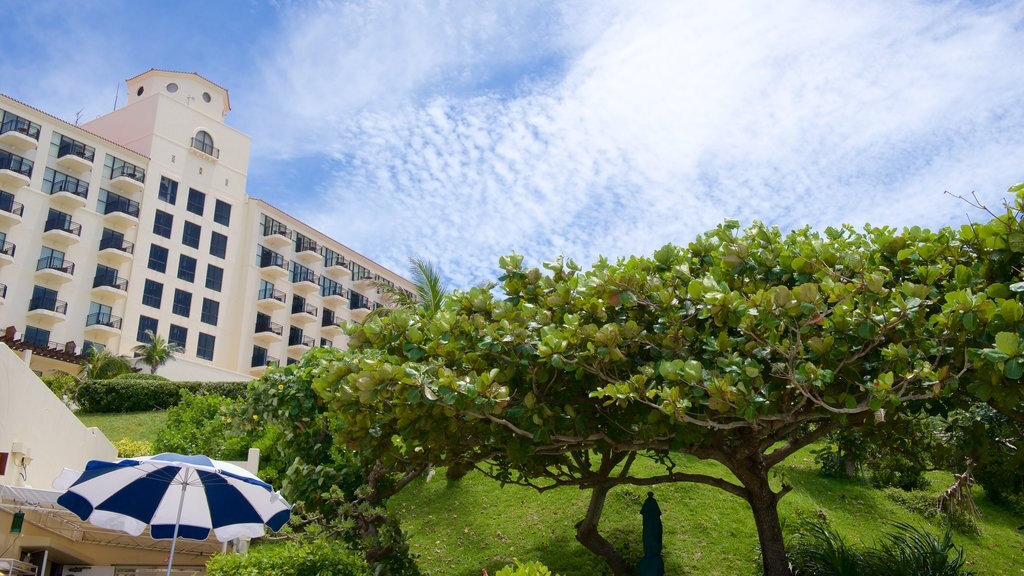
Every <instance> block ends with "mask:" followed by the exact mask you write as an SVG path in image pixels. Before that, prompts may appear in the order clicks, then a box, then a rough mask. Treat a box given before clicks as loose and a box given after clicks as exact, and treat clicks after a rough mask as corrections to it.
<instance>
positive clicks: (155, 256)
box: [149, 244, 167, 272]
mask: <svg viewBox="0 0 1024 576" xmlns="http://www.w3.org/2000/svg"><path fill="white" fill-rule="evenodd" d="M149 269H150V270H156V271H157V272H167V248H164V247H163V246H157V245H156V244H153V245H152V246H150V247H149Z"/></svg>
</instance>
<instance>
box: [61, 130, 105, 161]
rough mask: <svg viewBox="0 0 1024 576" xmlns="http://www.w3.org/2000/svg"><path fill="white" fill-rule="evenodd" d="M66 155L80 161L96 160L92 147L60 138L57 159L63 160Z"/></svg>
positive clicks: (94, 150)
mask: <svg viewBox="0 0 1024 576" xmlns="http://www.w3.org/2000/svg"><path fill="white" fill-rule="evenodd" d="M68 154H70V155H72V156H78V157H79V158H81V159H82V160H88V161H89V162H92V161H93V160H95V159H96V149H95V148H93V147H92V146H86V145H85V144H83V143H81V142H79V141H77V140H70V139H66V138H64V137H63V136H62V137H61V143H60V147H59V148H57V158H63V157H64V156H67V155H68Z"/></svg>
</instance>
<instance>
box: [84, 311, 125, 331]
mask: <svg viewBox="0 0 1024 576" xmlns="http://www.w3.org/2000/svg"><path fill="white" fill-rule="evenodd" d="M85 325H86V326H96V325H99V326H106V327H108V328H114V329H116V330H120V329H121V318H120V317H118V316H114V315H113V314H110V313H109V312H94V313H92V314H89V315H88V316H86V318H85Z"/></svg>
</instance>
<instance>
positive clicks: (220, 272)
mask: <svg viewBox="0 0 1024 576" xmlns="http://www.w3.org/2000/svg"><path fill="white" fill-rule="evenodd" d="M223 283H224V269H223V268H221V267H220V266H214V265H213V264H208V265H207V266H206V287H207V288H209V289H210V290H215V291H217V292H220V288H221V285H222V284H223Z"/></svg>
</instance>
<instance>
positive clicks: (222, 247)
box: [210, 232, 228, 258]
mask: <svg viewBox="0 0 1024 576" xmlns="http://www.w3.org/2000/svg"><path fill="white" fill-rule="evenodd" d="M227 253H228V237H227V236H225V235H223V234H220V233H219V232H214V233H212V234H210V254H212V255H213V256H216V257H218V258H223V257H224V255H225V254H227Z"/></svg>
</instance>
